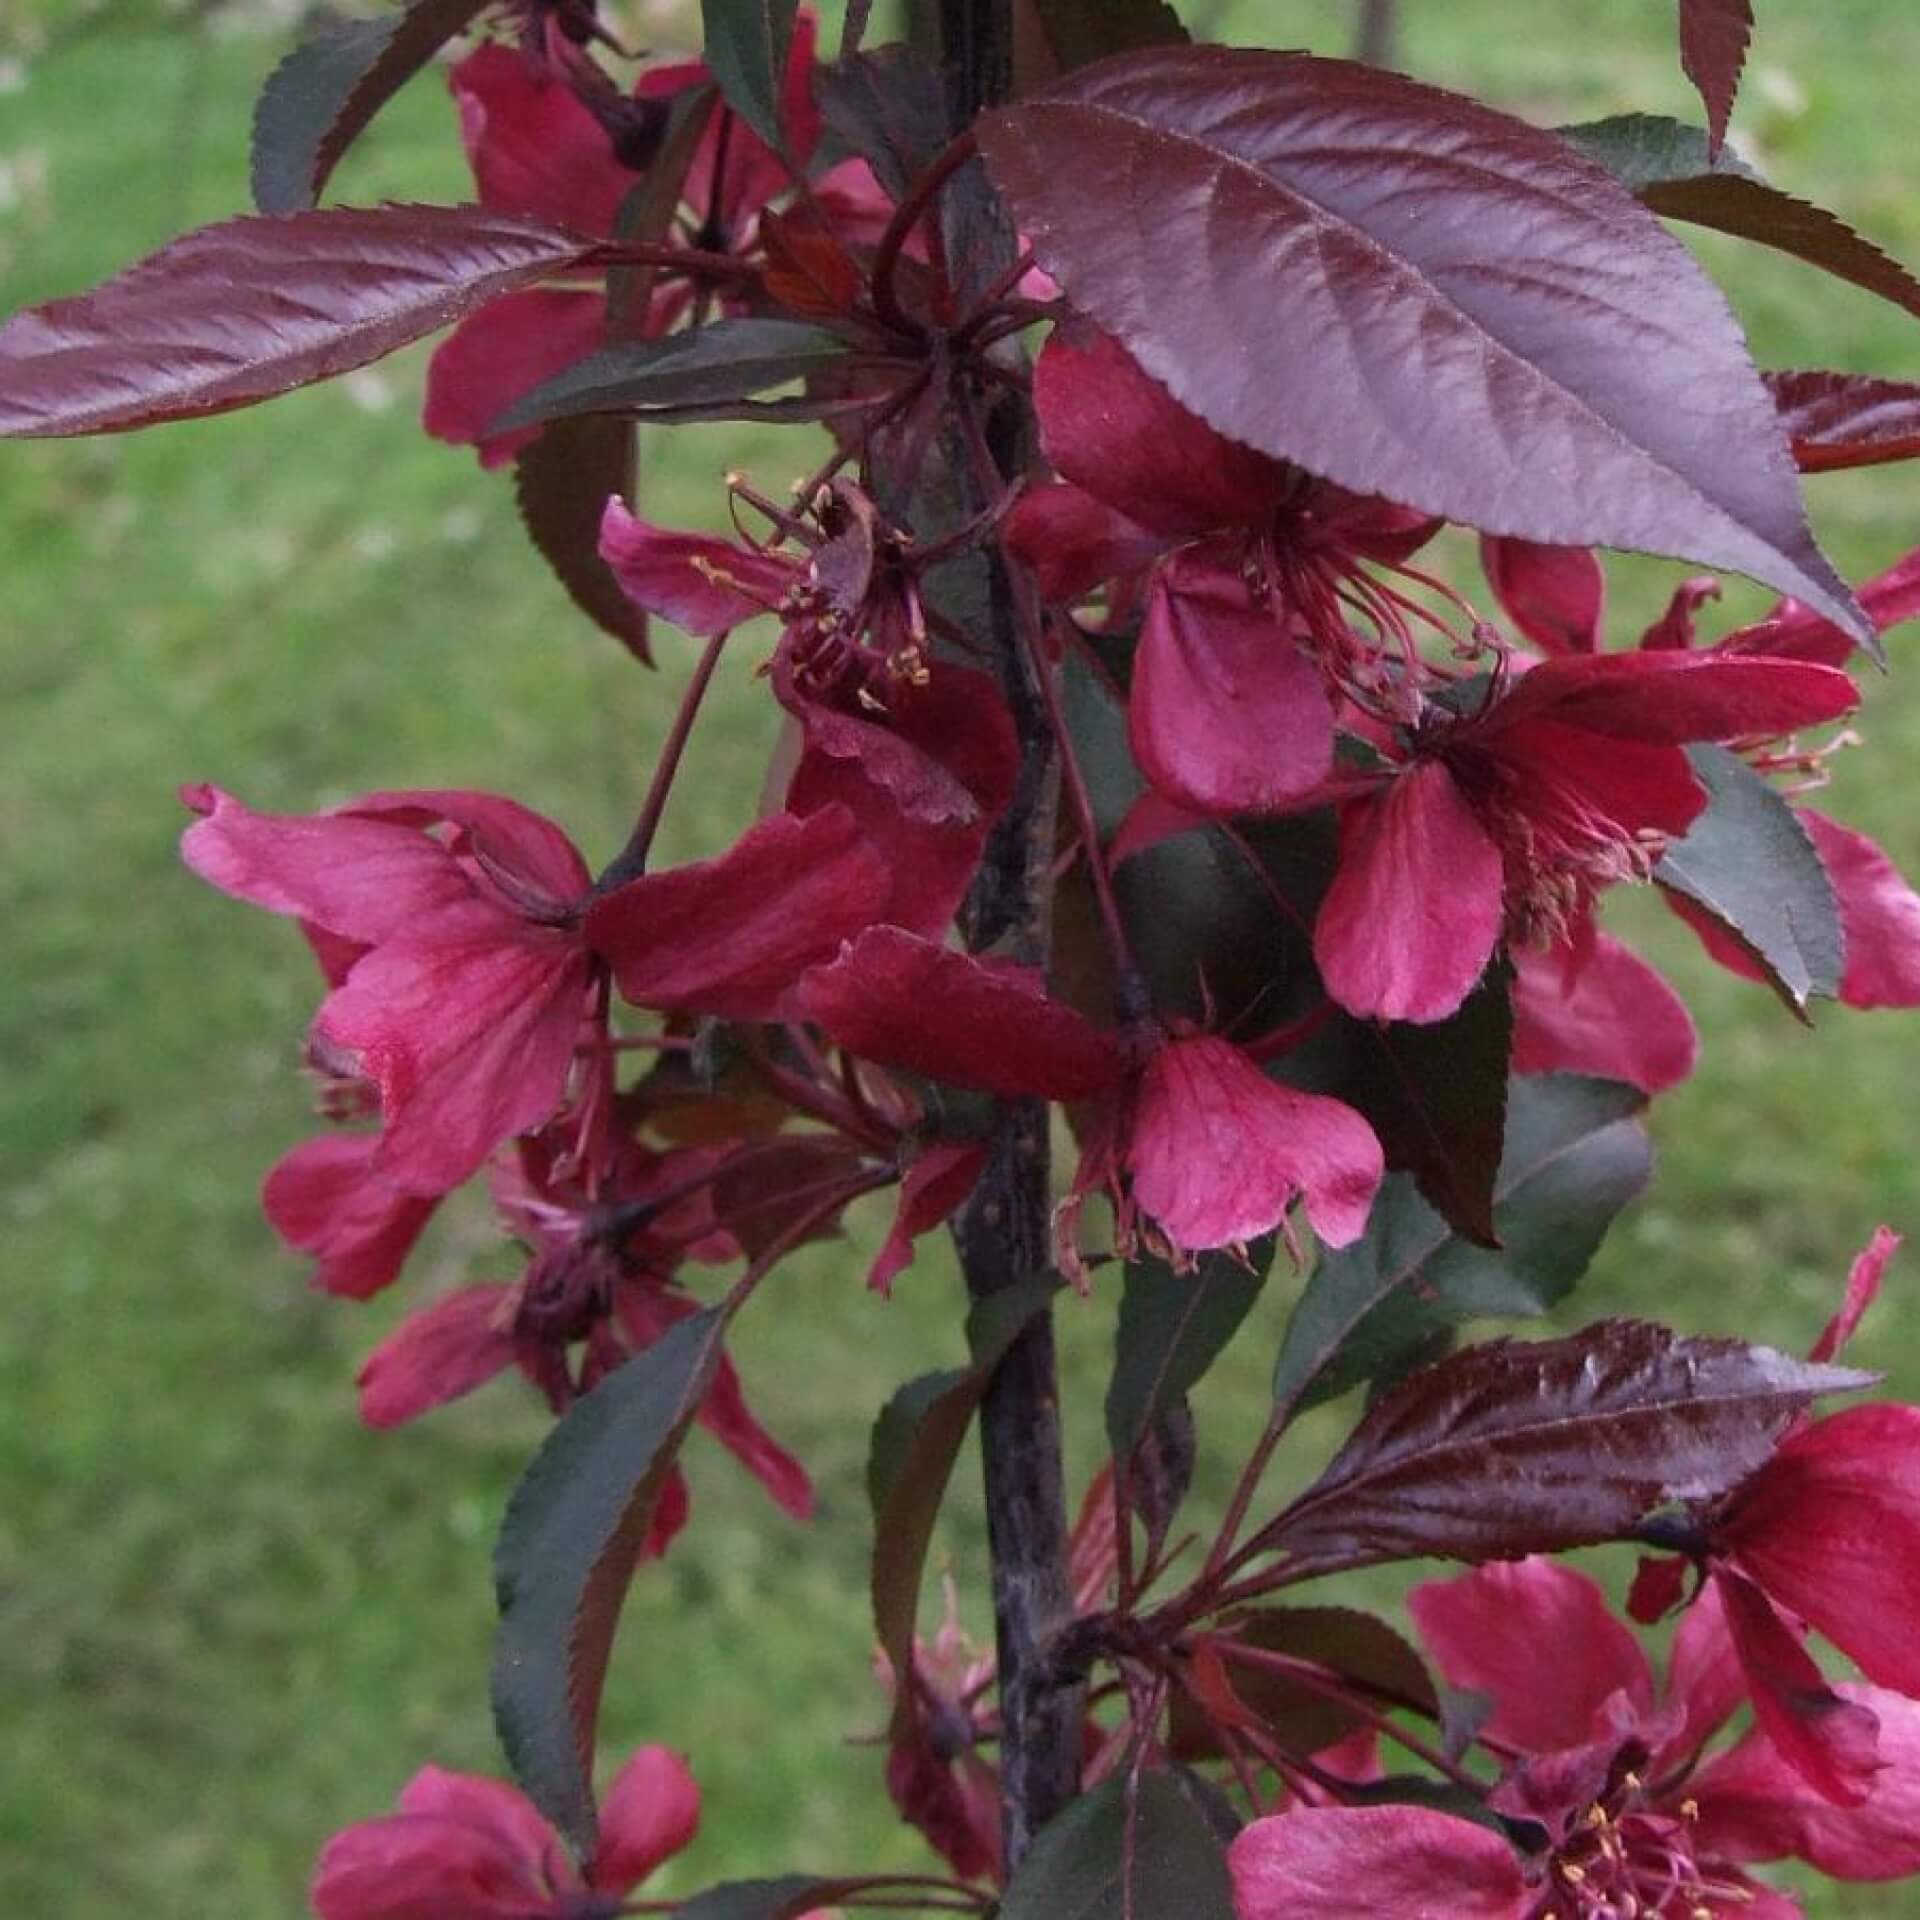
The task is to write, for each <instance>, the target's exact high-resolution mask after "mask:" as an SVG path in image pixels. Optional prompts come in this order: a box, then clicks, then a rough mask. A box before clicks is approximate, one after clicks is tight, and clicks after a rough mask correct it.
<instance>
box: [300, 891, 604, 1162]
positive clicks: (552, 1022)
mask: <svg viewBox="0 0 1920 1920" xmlns="http://www.w3.org/2000/svg"><path fill="white" fill-rule="evenodd" d="M591 980H592V963H591V962H590V960H589V958H588V956H587V954H586V952H585V951H584V949H583V948H582V947H581V946H580V944H579V941H578V939H577V938H576V937H575V935H574V934H572V933H571V932H570V931H567V930H565V929H562V928H558V927H545V926H537V925H534V924H532V923H531V922H528V921H525V920H522V919H519V918H518V917H517V916H515V915H513V914H511V913H509V912H507V911H506V910H505V909H503V908H499V907H496V906H494V905H492V904H491V903H490V902H487V901H482V900H472V901H469V902H467V903H465V904H464V905H462V906H458V907H447V908H443V909H442V910H441V911H440V912H438V913H436V914H434V915H432V916H431V917H430V918H428V919H426V920H423V921H422V922H420V924H419V925H417V926H415V927H412V928H409V929H408V930H406V931H405V932H402V933H398V934H396V935H395V936H394V937H393V938H391V939H390V940H387V941H386V942H385V943H384V944H382V945H381V946H379V947H376V948H375V949H374V950H373V951H372V952H371V953H369V954H368V955H367V957H366V958H365V959H364V960H362V961H361V962H360V963H359V965H358V966H356V967H355V968H354V970H353V972H352V973H351V974H350V975H349V976H348V978H347V982H346V985H345V986H342V987H338V988H336V989H335V990H334V991H333V992H332V993H331V994H329V995H328V996H327V999H326V1001H325V1003H324V1004H323V1005H322V1007H321V1009H320V1013H319V1016H318V1018H317V1019H316V1020H315V1022H314V1039H315V1045H316V1047H317V1048H318V1049H319V1050H320V1052H321V1054H322V1057H323V1058H331V1059H336V1060H339V1061H342V1062H344V1063H348V1064H350V1065H351V1067H352V1069H353V1071H355V1072H356V1073H358V1074H359V1075H360V1076H362V1077H363V1078H365V1079H368V1080H371V1081H372V1082H373V1083H374V1084H375V1085H376V1086H377V1087H378V1088H379V1089H380V1108H381V1113H382V1116H383V1119H384V1121H385V1126H384V1130H383V1132H382V1135H381V1141H380V1150H379V1154H378V1157H377V1159H376V1161H375V1165H376V1167H377V1168H378V1170H379V1172H380V1173H381V1174H382V1175H383V1176H384V1177H385V1178H386V1179H388V1180H390V1181H391V1182H393V1184H394V1185H396V1186H399V1187H403V1188H405V1189H406V1190H407V1191H409V1192H413V1193H422V1194H428V1193H445V1192H447V1191H449V1190H450V1189H451V1188H453V1187H457V1186H458V1185H459V1184H460V1183H461V1181H463V1180H465V1179H466V1178H467V1177H468V1176H469V1175H471V1174H472V1173H474V1172H476V1171H477V1170H478V1168H479V1166H480V1164H481V1162H482V1161H484V1160H485V1159H486V1157H487V1155H488V1154H490V1153H491V1152H492V1151H493V1150H494V1148H495V1147H497V1146H499V1145H500V1144H501V1143H502V1142H504V1141H506V1140H509V1139H511V1138H512V1137H513V1136H514V1135H515V1134H520V1133H530V1132H532V1130H533V1129H534V1128H535V1127H537V1126H539V1125H540V1124H541V1123H542V1122H543V1121H545V1120H547V1119H549V1118H550V1117H551V1116H552V1115H553V1113H554V1112H555V1110H556V1109H557V1108H558V1107H559V1105H560V1101H561V1098H562V1096H563V1095H564V1093H565V1091H566V1084H567V1077H568V1074H569V1072H570V1071H571V1069H572V1065H573V1057H574V1049H575V1046H576V1045H577V1044H578V1042H579V1040H580V1037H581V1032H582V1027H583V1022H584V1019H585V1016H586V1010H587V990H588V987H589V985H590V983H591Z"/></svg>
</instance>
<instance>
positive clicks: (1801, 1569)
mask: <svg viewBox="0 0 1920 1920" xmlns="http://www.w3.org/2000/svg"><path fill="white" fill-rule="evenodd" d="M1715 1544H1716V1545H1717V1546H1718V1547H1720V1548H1721V1549H1722V1550H1723V1551H1724V1552H1726V1553H1728V1554H1729V1555H1731V1556H1732V1557H1733V1558H1734V1559H1736V1560H1737V1561H1738V1563H1739V1565H1740V1567H1741V1568H1742V1570H1743V1571H1744V1572H1746V1573H1747V1574H1748V1576H1749V1577H1750V1578H1752V1579H1753V1580H1754V1581H1756V1582H1757V1583H1758V1584H1759V1585H1760V1586H1761V1587H1763V1588H1764V1589H1765V1590H1766V1592H1767V1593H1768V1594H1769V1595H1770V1596H1771V1597H1772V1598H1773V1599H1774V1600H1775V1601H1777V1602H1778V1603H1779V1604H1780V1605H1781V1606H1783V1607H1785V1608H1787V1609H1788V1611H1790V1612H1792V1613H1794V1614H1797V1615H1798V1616H1799V1617H1800V1618H1801V1619H1803V1620H1806V1621H1809V1622H1811V1624H1812V1625H1813V1626H1814V1627H1816V1628H1817V1629H1818V1630H1819V1631H1820V1632H1821V1633H1823V1634H1825V1635H1826V1637H1827V1638H1828V1639H1829V1640H1831V1641H1832V1642H1833V1643H1834V1645H1835V1646H1837V1647H1838V1648H1840V1650H1841V1651H1842V1652H1843V1653H1846V1654H1848V1655H1850V1656H1851V1657H1852V1658H1853V1659H1854V1660H1855V1661H1856V1662H1857V1663H1858V1664H1859V1666H1860V1668H1861V1670H1862V1671H1863V1672H1864V1673H1865V1674H1866V1676H1867V1678H1868V1679H1870V1680H1872V1681H1874V1682H1875V1683H1876V1684H1878V1685H1880V1686H1883V1687H1893V1688H1895V1689H1896V1690H1897V1691H1899V1692H1901V1693H1905V1694H1912V1695H1916V1696H1920V1634H1916V1633H1915V1632H1914V1630H1913V1604H1914V1595H1915V1594H1916V1593H1920V1407H1907V1406H1896V1405H1884V1404H1883V1405H1875V1406H1864V1407H1850V1408H1848V1409H1847V1410H1846V1411H1845V1412H1844V1413H1836V1414H1832V1415H1829V1416H1828V1417H1827V1418H1826V1419H1824V1420H1817V1421H1815V1422H1813V1423H1812V1425H1810V1426H1806V1427H1803V1428H1802V1429H1801V1430H1800V1431H1799V1432H1798V1433H1795V1434H1793V1435H1792V1436H1791V1437H1790V1438H1789V1439H1787V1440H1786V1441H1784V1442H1783V1443H1782V1445H1781V1446H1780V1448H1779V1449H1778V1451H1777V1452H1776V1453H1775V1454H1774V1456H1773V1458H1772V1459H1771V1460H1770V1461H1768V1462H1767V1464H1766V1465H1765V1466H1764V1467H1762V1468H1761V1469H1760V1471H1759V1472H1758V1473H1756V1474H1755V1475H1754V1476H1753V1477H1752V1478H1751V1479H1750V1480H1749V1481H1747V1483H1746V1484H1745V1485H1744V1486H1743V1487H1742V1488H1741V1490H1740V1492H1739V1494H1738V1495H1737V1496H1736V1498H1735V1501H1734V1504H1733V1508H1732V1511H1731V1513H1730V1514H1729V1516H1728V1517H1727V1519H1726V1520H1725V1521H1724V1522H1722V1524H1721V1525H1720V1526H1719V1527H1718V1528H1717V1529H1716V1535H1715Z"/></svg>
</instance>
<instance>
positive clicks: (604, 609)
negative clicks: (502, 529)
mask: <svg viewBox="0 0 1920 1920" xmlns="http://www.w3.org/2000/svg"><path fill="white" fill-rule="evenodd" d="M637 454H638V448H637V445H636V436H635V434H634V430H633V426H632V424H631V423H630V422H629V421H626V420H621V419H617V418H615V417H614V416H613V415H610V414H583V415H581V416H580V417H578V418H577V419H572V420H556V421H554V422H552V423H551V424H550V425H549V426H547V427H546V428H544V429H543V430H542V432H541V434H540V437H539V438H538V439H537V440H534V441H533V442H531V443H530V444H529V445H527V446H525V447H523V448H521V450H520V451H519V453H517V454H516V455H515V456H514V462H513V491H514V498H515V499H516V501H517V502H518V503H519V507H520V519H521V522H522V524H523V525H524V526H525V527H526V529H527V534H528V537H529V538H530V539H531V540H532V541H533V544H534V545H535V546H536V547H537V548H538V549H539V551H540V553H541V555H542V557H543V558H544V559H545V560H546V562H547V564H548V566H550V567H551V568H552V569H553V572H554V577H555V578H556V579H557V580H558V581H559V582H560V584H561V585H562V586H563V587H565V588H566V590H567V593H568V595H569V596H570V597H571V599H572V601H573V604H574V605H575V606H576V607H578V608H579V609H580V611H581V612H582V613H584V614H585V615H586V616H587V618H588V619H589V620H591V621H592V622H593V623H594V625H595V626H597V627H599V628H600V629H601V631H602V632H604V633H610V634H612V635H613V637H614V638H615V639H616V640H618V641H619V642H620V644H621V645H622V646H623V647H625V648H626V649H627V651H628V652H629V653H631V654H633V655H634V656H635V658H636V659H639V660H643V661H645V662H647V664H648V665H651V664H652V655H651V654H650V653H649V651H648V649H647V616H646V615H645V614H644V613H642V612H641V610H640V609H639V608H638V607H636V606H635V605H634V604H633V602H632V601H631V600H629V599H628V598H627V596H626V595H625V594H624V593H623V592H622V591H621V590H620V583H619V581H618V580H616V579H615V578H614V575H613V569H612V568H611V567H609V566H608V565H607V563H606V562H605V561H604V560H603V559H601V557H600V516H601V514H602V513H603V512H604V511H605V509H606V504H607V498H608V496H609V495H610V494H616V493H617V494H619V495H620V496H621V498H622V499H624V500H626V501H627V502H628V503H629V504H633V503H634V502H635V501H636V499H637V497H638V496H637V480H638V468H639V461H638V458H637Z"/></svg>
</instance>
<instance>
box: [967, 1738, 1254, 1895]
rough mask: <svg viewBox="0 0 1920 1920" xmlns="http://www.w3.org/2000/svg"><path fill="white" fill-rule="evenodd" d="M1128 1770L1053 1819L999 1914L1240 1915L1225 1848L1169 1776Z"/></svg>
mask: <svg viewBox="0 0 1920 1920" xmlns="http://www.w3.org/2000/svg"><path fill="white" fill-rule="evenodd" d="M1127 1788H1128V1782H1127V1779H1126V1777H1125V1776H1124V1775H1121V1776H1119V1777H1117V1778H1115V1779H1112V1780H1108V1781H1106V1782H1105V1783H1104V1784H1103V1785H1101V1786H1098V1787H1096V1788H1095V1789H1094V1790H1093V1791H1092V1792H1091V1793H1088V1794H1083V1795H1082V1796H1081V1797H1080V1798H1079V1799H1078V1800H1076V1801H1075V1802H1074V1803H1073V1804H1072V1805H1071V1806H1070V1807H1068V1808H1067V1810H1066V1811H1065V1812H1064V1813H1062V1814H1061V1815H1059V1816H1058V1818H1056V1819H1054V1820H1052V1821H1050V1822H1048V1824H1047V1825H1046V1826H1045V1827H1043V1828H1042V1829H1041V1831H1040V1835H1039V1837H1038V1838H1037V1839H1036V1840H1035V1841H1034V1843H1033V1849H1032V1851H1031V1852H1030V1853H1029V1854H1028V1855H1027V1857H1026V1859H1025V1860H1024V1861H1023V1862H1022V1863H1021V1866H1020V1870H1019V1872H1017V1873H1016V1874H1015V1875H1014V1876H1013V1881H1012V1884H1011V1885H1010V1886H1009V1887H1008V1888H1007V1890H1006V1892H1005V1894H1004V1895H1003V1896H1002V1897H1001V1901H1000V1912H999V1920H1233V1911H1234V1909H1233V1886H1232V1883H1231V1881H1230V1880H1229V1879H1228V1876H1227V1855H1226V1849H1225V1847H1224V1846H1223V1845H1222V1844H1221V1841H1220V1838H1219V1836H1218V1835H1217V1834H1216V1833H1215V1832H1214V1830H1213V1828H1212V1826H1211V1825H1210V1824H1209V1823H1208V1821H1207V1818H1206V1816H1205V1815H1204V1814H1203V1813H1202V1812H1201V1811H1200V1809H1199V1807H1198V1806H1196V1805H1195V1804H1194V1801H1193V1800H1192V1799H1191V1798H1190V1797H1189V1795H1188V1794H1187V1793H1186V1792H1185V1791H1184V1790H1183V1789H1182V1788H1181V1787H1180V1785H1179V1784H1178V1782H1177V1781H1175V1780H1174V1779H1173V1778H1172V1776H1170V1775H1168V1774H1165V1773H1143V1774H1141V1775H1140V1776H1139V1779H1138V1781H1137V1782H1136V1783H1135V1791H1134V1793H1133V1795H1132V1804H1131V1805H1129V1795H1128V1791H1127Z"/></svg>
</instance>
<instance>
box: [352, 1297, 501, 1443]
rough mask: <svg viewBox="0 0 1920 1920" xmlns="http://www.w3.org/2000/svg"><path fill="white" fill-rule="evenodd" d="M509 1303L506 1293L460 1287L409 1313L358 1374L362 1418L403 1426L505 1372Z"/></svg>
mask: <svg viewBox="0 0 1920 1920" xmlns="http://www.w3.org/2000/svg"><path fill="white" fill-rule="evenodd" d="M512 1298H513V1288H512V1287H510V1286H484V1287H462V1288H460V1289H459V1290H458V1291H457V1292H455V1293H450V1294H448V1295H446V1296H445V1298H444V1299H440V1300H436V1301H435V1302H434V1303H433V1305H432V1306H430V1307H424V1308H422V1309H421V1311H420V1312H418V1313H414V1314H409V1315H408V1316H407V1318H406V1319H404V1320H403V1321H401V1323H400V1324H399V1326H397V1327H396V1328H394V1330H393V1331H392V1332H391V1333H390V1334H388V1335H387V1337H386V1338H385V1339H384V1340H383V1341H381V1343H380V1344H379V1345H378V1346H377V1347H375V1348H374V1350H373V1352H372V1353H371V1354H369V1355H368V1356H367V1360H366V1364H365V1365H364V1366H362V1367H361V1369H360V1375H359V1383H358V1384H359V1387H360V1417H361V1419H362V1420H364V1421H365V1422H366V1423H367V1425H368V1426H370V1427H398V1426H403V1425H404V1424H405V1423H406V1422H407V1421H409V1420H413V1419H417V1418H418V1417H419V1416H420V1415H421V1414H423V1413H428V1412H431V1411H432V1409H433V1408H435V1407H443V1406H445V1405H446V1404H447V1403H448V1402H449V1401H451V1400H458V1399H460V1398H462V1397H463V1396H464V1395H466V1394H469V1393H471V1392H472V1391H473V1390H474V1388H475V1387H478V1386H483V1385H484V1384H485V1383H486V1382H487V1381H489V1380H491V1379H492V1378H493V1377H494V1375H495V1374H497V1373H500V1372H502V1371H504V1370H505V1369H506V1368H507V1367H510V1366H511V1365H512V1364H513V1357H514V1344H513V1315H512Z"/></svg>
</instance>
